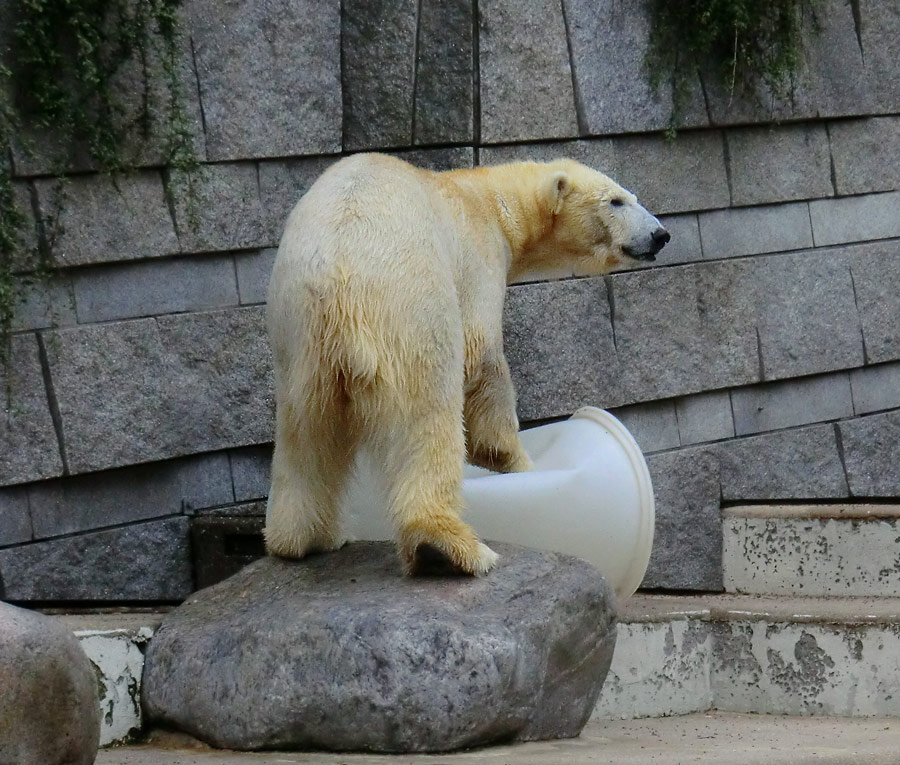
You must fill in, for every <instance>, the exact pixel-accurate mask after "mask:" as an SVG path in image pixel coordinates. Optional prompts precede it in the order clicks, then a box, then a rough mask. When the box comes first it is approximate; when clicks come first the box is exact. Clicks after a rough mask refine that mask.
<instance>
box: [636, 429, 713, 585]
mask: <svg viewBox="0 0 900 765" xmlns="http://www.w3.org/2000/svg"><path fill="white" fill-rule="evenodd" d="M647 465H648V467H649V468H650V475H651V477H652V480H653V490H654V494H655V497H656V530H655V533H654V538H653V552H652V554H651V557H650V565H649V566H648V568H647V574H646V576H645V577H644V582H643V584H642V585H641V586H642V587H661V588H665V589H688V590H721V589H722V519H721V516H720V514H719V466H718V461H717V460H716V457H715V454H714V453H713V452H711V451H710V450H708V449H704V448H696V447H695V448H692V449H681V450H679V451H676V452H670V453H668V454H656V455H652V456H651V457H650V458H649V459H648V460H647Z"/></svg>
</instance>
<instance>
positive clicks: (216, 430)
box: [158, 307, 275, 456]
mask: <svg viewBox="0 0 900 765" xmlns="http://www.w3.org/2000/svg"><path fill="white" fill-rule="evenodd" d="M158 321H159V332H160V338H161V340H162V343H163V346H164V347H165V348H166V355H167V364H168V369H169V370H171V371H170V375H171V376H170V378H169V380H170V385H171V388H172V389H173V394H170V398H169V399H168V402H167V403H168V406H169V413H168V417H169V418H170V419H169V424H170V427H171V429H172V435H173V436H174V437H175V438H174V440H173V441H171V442H170V443H172V444H173V446H171V447H170V456H175V455H178V454H185V453H192V452H201V451H212V450H214V449H223V448H227V447H235V446H246V445H250V444H259V443H267V442H269V441H271V440H272V438H273V434H274V410H275V397H274V390H273V389H274V379H273V374H272V355H271V351H270V349H269V341H268V338H267V336H266V328H265V312H264V310H263V308H262V307H251V308H239V309H235V310H226V311H210V312H206V313H195V314H183V315H181V316H163V317H160V318H159V320H158ZM175 391H178V393H175ZM179 424H180V425H179Z"/></svg>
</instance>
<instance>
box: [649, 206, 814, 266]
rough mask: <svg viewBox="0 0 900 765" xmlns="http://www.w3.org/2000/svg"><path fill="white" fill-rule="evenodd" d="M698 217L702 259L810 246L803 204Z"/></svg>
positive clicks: (806, 210) (732, 210) (724, 212)
mask: <svg viewBox="0 0 900 765" xmlns="http://www.w3.org/2000/svg"><path fill="white" fill-rule="evenodd" d="M699 217H700V236H701V237H702V240H703V257H704V258H710V259H713V258H733V257H738V256H741V255H759V254H761V253H766V252H782V251H784V250H800V249H804V248H807V247H812V246H813V239H812V225H811V224H810V222H809V205H808V204H807V203H806V202H791V203H789V204H783V205H766V206H764V207H744V208H732V209H728V210H712V211H710V212H704V213H700V216H699ZM663 252H665V250H663Z"/></svg>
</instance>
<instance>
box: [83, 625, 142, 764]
mask: <svg viewBox="0 0 900 765" xmlns="http://www.w3.org/2000/svg"><path fill="white" fill-rule="evenodd" d="M152 634H153V631H152V629H151V628H150V627H139V628H138V629H136V630H124V629H117V630H84V631H81V632H76V633H75V637H77V638H78V640H79V643H80V644H81V648H82V650H83V651H84V652H85V653H86V654H87V657H88V659H90V661H91V664H92V665H93V668H94V672H95V673H96V675H97V678H98V681H99V683H100V746H108V745H109V744H119V743H125V742H127V741H129V740H130V739H131V738H132V736H136V735H138V734H139V733H140V732H141V722H142V721H141V677H142V675H143V672H144V647H145V646H146V644H147V641H148V640H149V639H150V636H151V635H152Z"/></svg>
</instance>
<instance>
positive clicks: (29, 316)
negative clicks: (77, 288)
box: [11, 272, 78, 331]
mask: <svg viewBox="0 0 900 765" xmlns="http://www.w3.org/2000/svg"><path fill="white" fill-rule="evenodd" d="M13 291H14V294H16V295H19V297H20V302H19V304H18V305H17V306H16V307H15V309H14V313H13V317H12V325H11V329H12V330H13V331H16V330H23V329H44V328H46V327H67V326H70V325H72V324H75V323H76V322H77V321H78V319H77V316H76V314H75V294H74V292H73V290H72V279H71V277H70V276H69V275H68V274H67V273H65V272H63V273H56V274H54V275H53V276H49V277H35V276H33V275H28V276H23V277H19V278H17V279H16V280H15V281H14V286H13Z"/></svg>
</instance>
